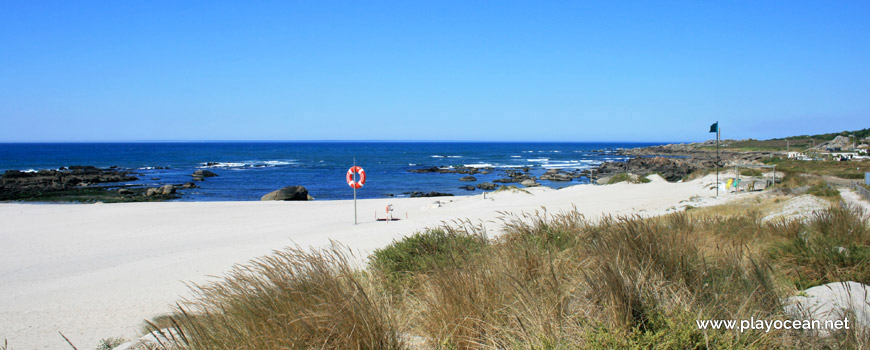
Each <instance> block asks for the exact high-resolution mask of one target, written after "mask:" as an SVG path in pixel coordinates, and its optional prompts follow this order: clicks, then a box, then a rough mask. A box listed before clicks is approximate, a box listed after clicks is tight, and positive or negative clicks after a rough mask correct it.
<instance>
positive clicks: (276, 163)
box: [263, 160, 322, 166]
mask: <svg viewBox="0 0 870 350" xmlns="http://www.w3.org/2000/svg"><path fill="white" fill-rule="evenodd" d="M321 162H322V161H321ZM263 164H266V165H268V166H280V165H292V164H296V162H294V161H292V160H267V161H265V162H263Z"/></svg>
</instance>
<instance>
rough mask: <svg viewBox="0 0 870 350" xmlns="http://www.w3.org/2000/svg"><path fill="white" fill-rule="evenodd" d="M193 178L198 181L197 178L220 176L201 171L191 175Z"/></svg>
mask: <svg viewBox="0 0 870 350" xmlns="http://www.w3.org/2000/svg"><path fill="white" fill-rule="evenodd" d="M191 176H193V177H194V179H196V178H197V177H199V178H206V177H215V176H218V174H215V173H213V172H211V171H208V170H202V169H199V170H197V171H194V172H193V175H191ZM199 181H202V180H199Z"/></svg>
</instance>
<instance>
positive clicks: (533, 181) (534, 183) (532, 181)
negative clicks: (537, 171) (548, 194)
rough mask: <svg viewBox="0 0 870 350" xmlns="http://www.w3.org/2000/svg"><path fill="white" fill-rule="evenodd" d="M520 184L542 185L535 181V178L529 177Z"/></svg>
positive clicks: (527, 185)
mask: <svg viewBox="0 0 870 350" xmlns="http://www.w3.org/2000/svg"><path fill="white" fill-rule="evenodd" d="M520 185H523V186H526V187H537V186H540V185H541V184H539V183H537V182H535V180H532V179H528V180H523V182H520Z"/></svg>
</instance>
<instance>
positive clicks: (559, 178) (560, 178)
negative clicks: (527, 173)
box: [541, 173, 574, 181]
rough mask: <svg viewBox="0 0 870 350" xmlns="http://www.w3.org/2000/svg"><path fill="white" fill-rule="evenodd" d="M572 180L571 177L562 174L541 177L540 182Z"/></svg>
mask: <svg viewBox="0 0 870 350" xmlns="http://www.w3.org/2000/svg"><path fill="white" fill-rule="evenodd" d="M573 179H574V178H572V177H571V175H568V174H562V173H555V174H544V175H541V180H547V181H571V180H573Z"/></svg>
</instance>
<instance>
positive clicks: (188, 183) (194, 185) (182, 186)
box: [181, 182, 199, 188]
mask: <svg viewBox="0 0 870 350" xmlns="http://www.w3.org/2000/svg"><path fill="white" fill-rule="evenodd" d="M197 187H199V186H197V185H196V184H195V183H193V182H185V183H184V185H181V188H197Z"/></svg>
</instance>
